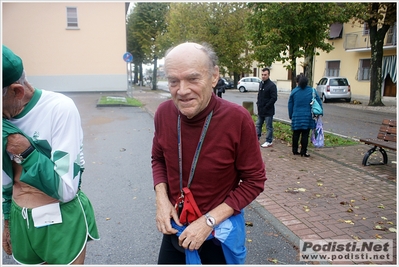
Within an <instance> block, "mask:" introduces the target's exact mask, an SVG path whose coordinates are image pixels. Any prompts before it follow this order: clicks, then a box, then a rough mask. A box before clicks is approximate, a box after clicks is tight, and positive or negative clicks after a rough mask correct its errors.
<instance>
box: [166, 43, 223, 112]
mask: <svg viewBox="0 0 399 267" xmlns="http://www.w3.org/2000/svg"><path fill="white" fill-rule="evenodd" d="M165 70H166V73H167V74H166V77H167V79H168V86H169V91H170V94H171V95H172V99H173V102H174V103H175V105H176V107H177V108H178V109H179V111H180V112H181V113H182V114H183V115H185V116H187V118H189V119H191V118H193V117H194V116H196V115H197V114H198V113H200V112H201V111H202V110H204V109H205V108H206V106H207V105H208V103H209V101H210V99H211V96H212V92H213V90H212V88H213V87H214V86H216V83H217V81H218V77H219V68H218V67H217V66H216V67H214V69H213V73H210V69H209V59H208V57H207V56H206V54H205V53H204V52H203V51H201V50H199V49H198V45H195V44H192V43H185V44H182V45H179V46H177V47H175V48H174V49H173V50H172V51H170V52H169V54H168V55H167V56H166V58H165Z"/></svg>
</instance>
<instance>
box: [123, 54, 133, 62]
mask: <svg viewBox="0 0 399 267" xmlns="http://www.w3.org/2000/svg"><path fill="white" fill-rule="evenodd" d="M123 60H124V61H125V62H132V61H133V55H132V54H130V53H129V52H126V53H125V54H124V55H123Z"/></svg>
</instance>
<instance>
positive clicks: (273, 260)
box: [267, 258, 278, 263]
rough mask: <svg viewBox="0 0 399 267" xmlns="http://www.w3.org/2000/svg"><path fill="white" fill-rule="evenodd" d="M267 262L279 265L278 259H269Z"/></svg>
mask: <svg viewBox="0 0 399 267" xmlns="http://www.w3.org/2000/svg"><path fill="white" fill-rule="evenodd" d="M267 260H268V261H270V262H273V263H278V260H277V259H273V258H268V259H267Z"/></svg>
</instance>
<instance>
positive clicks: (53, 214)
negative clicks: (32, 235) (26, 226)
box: [32, 203, 62, 228]
mask: <svg viewBox="0 0 399 267" xmlns="http://www.w3.org/2000/svg"><path fill="white" fill-rule="evenodd" d="M32 218H33V222H34V224H35V227H36V228H39V227H43V226H47V225H52V224H56V223H62V217H61V209H60V203H53V204H48V205H44V206H40V207H37V208H34V209H32Z"/></svg>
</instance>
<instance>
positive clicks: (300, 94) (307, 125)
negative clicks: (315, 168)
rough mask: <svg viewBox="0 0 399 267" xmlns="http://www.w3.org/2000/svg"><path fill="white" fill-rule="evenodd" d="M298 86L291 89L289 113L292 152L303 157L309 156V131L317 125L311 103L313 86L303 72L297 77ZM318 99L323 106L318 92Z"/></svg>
mask: <svg viewBox="0 0 399 267" xmlns="http://www.w3.org/2000/svg"><path fill="white" fill-rule="evenodd" d="M296 82H297V85H298V86H297V87H295V88H294V89H293V90H292V91H291V95H290V98H289V100H288V115H289V118H290V119H291V121H292V122H291V129H292V131H293V133H292V153H293V154H294V155H301V157H309V156H310V155H309V154H308V153H307V149H308V143H309V133H310V130H311V129H314V128H315V127H316V122H315V120H314V119H313V116H312V111H311V108H312V106H311V105H310V103H311V102H312V98H313V90H314V89H313V88H312V87H310V86H309V85H308V78H306V77H305V76H304V75H303V74H300V75H297V77H296ZM316 100H317V102H319V104H320V106H322V102H321V100H320V97H319V96H318V94H317V93H316ZM299 139H300V140H301V151H300V152H298V143H299Z"/></svg>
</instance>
